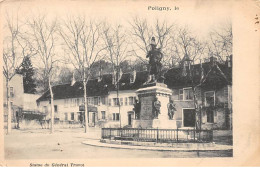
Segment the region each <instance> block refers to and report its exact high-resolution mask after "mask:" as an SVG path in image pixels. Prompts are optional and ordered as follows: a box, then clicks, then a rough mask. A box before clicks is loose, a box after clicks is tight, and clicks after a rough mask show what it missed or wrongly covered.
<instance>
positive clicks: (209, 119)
mask: <svg viewBox="0 0 260 173" xmlns="http://www.w3.org/2000/svg"><path fill="white" fill-rule="evenodd" d="M206 114H207V122H208V123H214V110H212V109H207V110H206Z"/></svg>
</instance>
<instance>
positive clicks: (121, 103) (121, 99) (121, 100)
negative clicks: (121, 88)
mask: <svg viewBox="0 0 260 173" xmlns="http://www.w3.org/2000/svg"><path fill="white" fill-rule="evenodd" d="M123 102H124V99H123V98H120V105H121V106H122V105H123Z"/></svg>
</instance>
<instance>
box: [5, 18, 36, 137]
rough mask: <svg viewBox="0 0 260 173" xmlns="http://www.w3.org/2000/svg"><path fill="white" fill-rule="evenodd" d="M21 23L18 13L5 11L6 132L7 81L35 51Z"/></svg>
mask: <svg viewBox="0 0 260 173" xmlns="http://www.w3.org/2000/svg"><path fill="white" fill-rule="evenodd" d="M23 27H24V26H23V23H22V22H21V21H20V20H19V16H18V13H16V15H14V14H10V13H6V25H5V26H4V29H5V30H6V32H5V33H6V35H5V36H4V42H3V45H4V48H3V74H4V77H5V80H6V90H7V93H6V102H7V104H6V105H7V109H8V121H7V133H10V132H11V119H12V117H11V114H12V111H11V109H12V108H11V104H10V91H9V88H10V86H9V82H10V80H11V79H12V78H13V77H14V76H15V74H16V73H17V70H19V68H20V67H21V65H22V61H23V59H24V58H25V57H31V56H33V55H34V54H35V52H34V51H33V50H32V49H31V47H30V44H28V40H26V39H25V38H24V32H23V31H22V30H23Z"/></svg>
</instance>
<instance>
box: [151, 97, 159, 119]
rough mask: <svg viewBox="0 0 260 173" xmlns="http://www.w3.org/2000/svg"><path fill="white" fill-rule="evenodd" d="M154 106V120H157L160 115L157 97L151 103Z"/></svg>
mask: <svg viewBox="0 0 260 173" xmlns="http://www.w3.org/2000/svg"><path fill="white" fill-rule="evenodd" d="M153 106H154V118H155V119H157V118H158V116H159V114H160V113H161V110H160V109H161V102H160V101H159V100H158V98H157V97H155V100H154V102H153Z"/></svg>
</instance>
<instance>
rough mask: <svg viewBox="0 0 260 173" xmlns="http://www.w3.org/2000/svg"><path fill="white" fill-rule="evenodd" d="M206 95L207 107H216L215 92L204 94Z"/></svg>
mask: <svg viewBox="0 0 260 173" xmlns="http://www.w3.org/2000/svg"><path fill="white" fill-rule="evenodd" d="M204 95H205V106H215V92H214V91H208V92H205V93H204Z"/></svg>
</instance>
